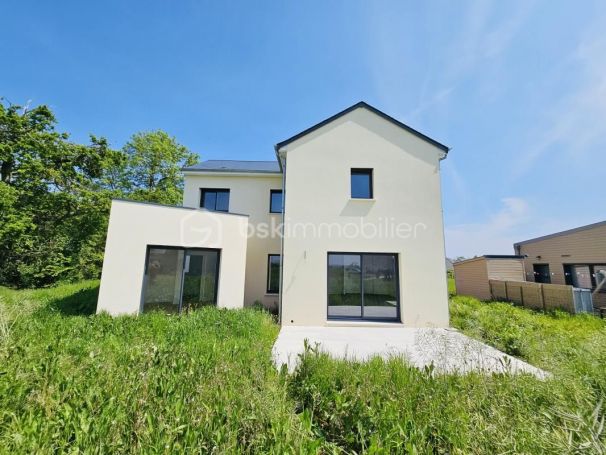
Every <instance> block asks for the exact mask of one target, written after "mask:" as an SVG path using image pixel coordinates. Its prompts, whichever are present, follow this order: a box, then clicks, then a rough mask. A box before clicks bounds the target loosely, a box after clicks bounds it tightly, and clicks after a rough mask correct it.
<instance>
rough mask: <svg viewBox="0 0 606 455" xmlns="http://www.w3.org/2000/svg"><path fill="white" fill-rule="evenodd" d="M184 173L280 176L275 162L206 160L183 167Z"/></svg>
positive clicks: (278, 167)
mask: <svg viewBox="0 0 606 455" xmlns="http://www.w3.org/2000/svg"><path fill="white" fill-rule="evenodd" d="M183 170H184V171H194V172H195V171H200V172H250V173H261V174H280V165H279V164H278V162H277V161H275V160H274V161H238V160H207V161H202V162H201V163H198V164H194V165H193V166H189V167H184V168H183Z"/></svg>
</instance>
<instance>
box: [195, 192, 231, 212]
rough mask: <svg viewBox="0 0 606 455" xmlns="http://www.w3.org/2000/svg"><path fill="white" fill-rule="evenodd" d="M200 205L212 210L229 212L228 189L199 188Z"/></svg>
mask: <svg viewBox="0 0 606 455" xmlns="http://www.w3.org/2000/svg"><path fill="white" fill-rule="evenodd" d="M200 207H204V208H205V209H207V210H212V211H213V212H229V190H228V189H219V188H200Z"/></svg>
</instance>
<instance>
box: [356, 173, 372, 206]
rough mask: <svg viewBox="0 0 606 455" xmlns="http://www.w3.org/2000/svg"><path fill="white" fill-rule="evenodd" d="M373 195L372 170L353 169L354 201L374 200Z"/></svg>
mask: <svg viewBox="0 0 606 455" xmlns="http://www.w3.org/2000/svg"><path fill="white" fill-rule="evenodd" d="M372 193H373V191H372V169H352V170H351V197H352V199H372V197H373V196H372Z"/></svg>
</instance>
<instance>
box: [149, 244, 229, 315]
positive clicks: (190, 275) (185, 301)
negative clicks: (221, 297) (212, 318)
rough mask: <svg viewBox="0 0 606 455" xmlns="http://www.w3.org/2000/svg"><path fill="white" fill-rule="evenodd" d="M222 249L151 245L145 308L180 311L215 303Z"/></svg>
mask: <svg viewBox="0 0 606 455" xmlns="http://www.w3.org/2000/svg"><path fill="white" fill-rule="evenodd" d="M218 276H219V251H218V250H213V249H201V248H192V249H186V248H177V247H156V246H150V247H148V249H147V260H146V263H145V281H144V285H143V311H144V312H147V311H153V310H160V311H165V312H169V313H180V312H182V311H187V310H190V309H195V308H198V307H200V306H204V305H214V304H216V297H217V280H218Z"/></svg>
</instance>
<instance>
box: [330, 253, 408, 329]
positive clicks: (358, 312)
mask: <svg viewBox="0 0 606 455" xmlns="http://www.w3.org/2000/svg"><path fill="white" fill-rule="evenodd" d="M327 284H328V297H327V307H328V308H327V317H328V319H371V320H386V321H398V320H399V318H400V292H399V280H398V255H397V254H391V253H328V269H327Z"/></svg>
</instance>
